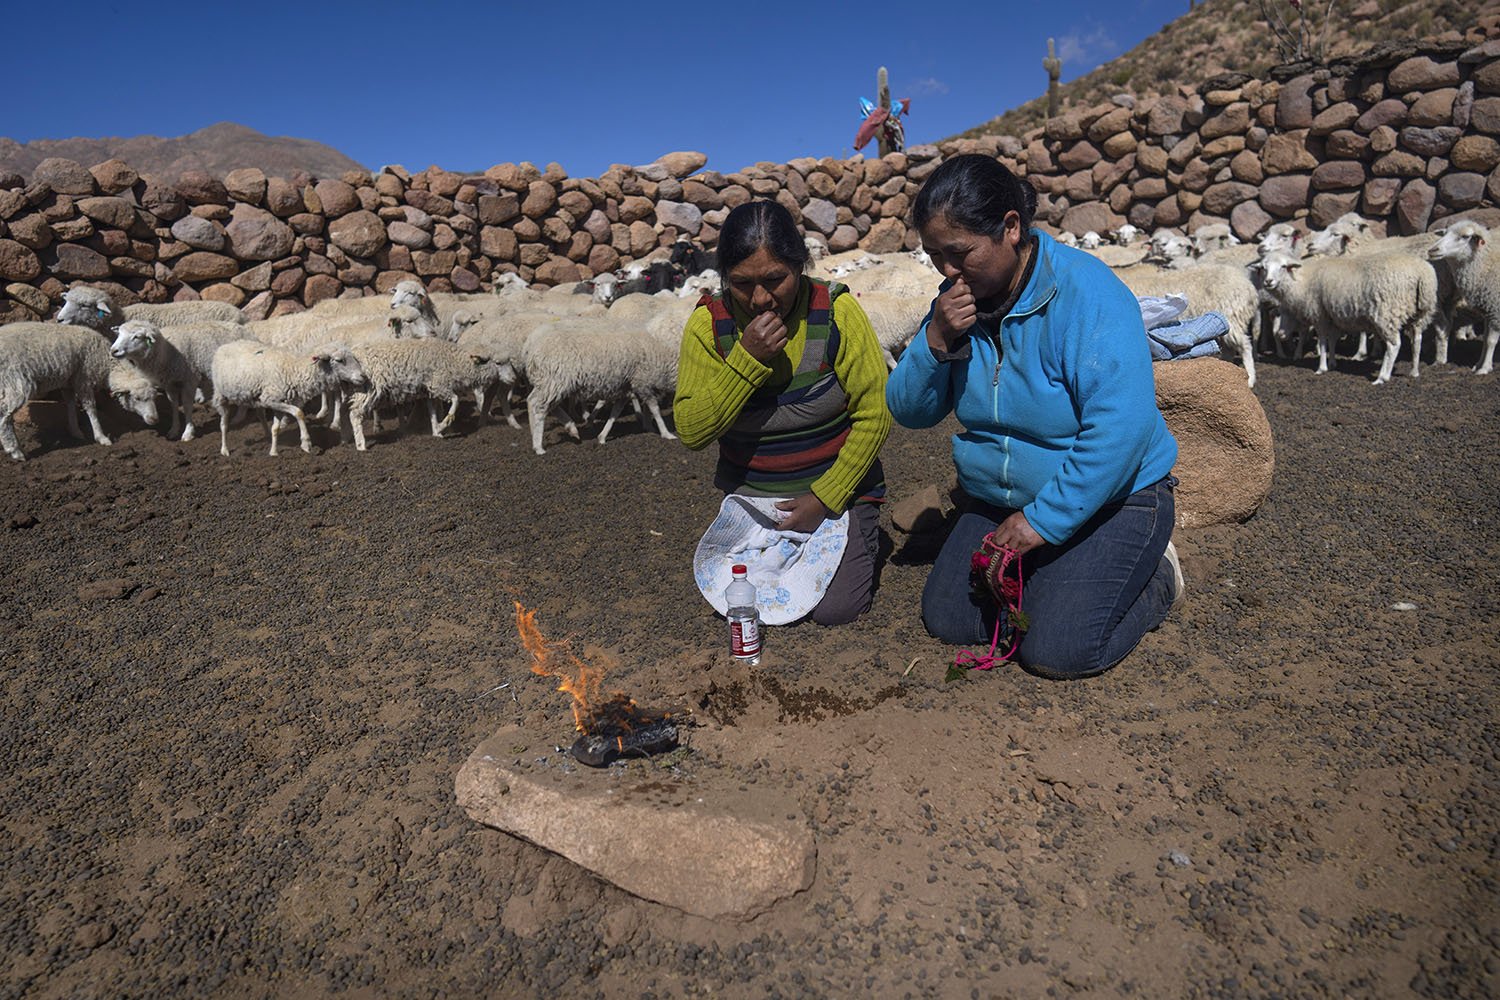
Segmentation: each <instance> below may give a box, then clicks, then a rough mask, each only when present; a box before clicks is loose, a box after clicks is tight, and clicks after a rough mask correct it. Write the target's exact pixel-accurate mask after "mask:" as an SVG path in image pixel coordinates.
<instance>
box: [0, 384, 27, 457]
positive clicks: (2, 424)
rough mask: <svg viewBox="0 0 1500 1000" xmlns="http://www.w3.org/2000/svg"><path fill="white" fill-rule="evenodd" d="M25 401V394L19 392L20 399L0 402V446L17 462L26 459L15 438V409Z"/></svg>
mask: <svg viewBox="0 0 1500 1000" xmlns="http://www.w3.org/2000/svg"><path fill="white" fill-rule="evenodd" d="M25 402H26V394H25V393H24V392H23V393H21V397H20V399H6V400H4V401H3V402H0V414H3V416H0V447H3V448H4V449H5V453H6V454H7V455H9V456H10V457H11V458H13V459H15V460H16V461H17V462H24V461H26V453H25V452H23V451H22V450H21V445H20V443H19V442H18V441H17V440H16V422H15V421H16V411H17V410H19V409H20V408H21V407H22V406H23V405H24V404H25Z"/></svg>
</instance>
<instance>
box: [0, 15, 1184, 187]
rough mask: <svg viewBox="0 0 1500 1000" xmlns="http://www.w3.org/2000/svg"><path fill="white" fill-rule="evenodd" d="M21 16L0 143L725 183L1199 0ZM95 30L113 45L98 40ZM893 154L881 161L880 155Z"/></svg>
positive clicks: (959, 100) (990, 99) (1102, 45)
mask: <svg viewBox="0 0 1500 1000" xmlns="http://www.w3.org/2000/svg"><path fill="white" fill-rule="evenodd" d="M65 10H66V13H67V23H66V24H64V23H62V22H60V21H59V19H58V13H59V9H58V8H53V7H51V6H50V5H49V4H25V5H16V6H15V7H13V9H11V10H10V11H9V12H8V13H7V16H6V22H7V36H8V38H9V39H10V41H11V44H10V45H8V46H7V51H6V62H7V71H8V76H9V77H10V79H11V81H12V84H11V94H12V96H17V95H29V96H27V97H25V98H23V99H22V100H20V101H12V102H8V103H7V107H6V108H5V111H4V113H3V115H0V135H6V136H8V137H10V138H12V139H15V140H17V141H21V142H25V141H28V140H31V139H38V138H64V137H68V136H75V135H83V136H103V135H137V134H142V133H149V134H154V135H163V136H175V135H182V134H184V133H187V132H191V131H194V130H196V129H199V128H202V127H204V126H206V125H211V124H213V123H214V122H218V121H235V122H239V123H241V124H244V125H248V126H250V127H251V128H255V129H258V130H259V131H261V132H265V133H267V134H270V135H293V136H299V137H303V138H309V139H317V140H318V141H320V142H325V143H328V144H329V145H331V146H334V147H336V148H338V149H340V150H342V151H343V152H344V153H346V154H348V155H349V156H352V157H353V158H354V159H356V160H359V161H360V162H362V163H364V164H366V165H367V166H369V167H372V168H378V167H379V166H381V165H382V164H386V163H401V164H404V165H405V166H407V167H408V168H410V169H412V170H418V169H421V168H423V167H426V166H427V165H429V164H433V163H436V164H438V165H440V166H443V167H445V168H448V169H450V170H482V169H484V168H485V167H487V166H489V165H491V164H493V163H500V162H505V161H515V162H519V161H521V160H531V161H533V162H535V163H536V164H538V165H539V166H545V165H546V163H547V162H549V161H552V160H555V161H557V162H559V163H561V164H562V165H563V167H564V168H565V169H566V170H567V171H568V172H569V173H570V174H572V175H575V176H596V175H598V174H599V173H600V172H602V171H603V170H604V169H605V168H607V167H608V166H609V165H610V164H611V163H632V164H636V163H646V162H649V161H651V160H653V159H655V158H656V157H657V156H658V155H660V154H661V153H665V152H669V151H672V150H677V149H695V150H700V151H702V152H704V153H707V154H708V157H709V167H710V168H712V169H718V170H722V171H725V172H728V171H731V170H735V169H738V168H740V167H743V166H746V165H748V164H751V163H754V162H756V161H757V160H772V161H777V162H782V161H785V160H788V159H791V158H793V157H796V156H845V155H848V153H850V152H852V145H853V141H854V133H855V130H856V129H857V128H858V126H859V113H858V101H859V98H860V97H862V96H864V97H869V98H871V99H874V97H875V72H876V69H877V68H878V67H879V66H880V65H882V64H883V65H885V66H886V67H887V68H888V70H889V72H890V80H891V90H892V95H893V96H894V97H897V98H900V97H910V98H912V108H911V115H910V117H909V118H908V119H907V137H908V141H909V142H910V143H917V142H925V141H930V140H936V139H940V138H944V137H946V136H949V135H952V134H953V133H955V132H959V131H962V130H963V129H966V128H969V127H971V126H973V125H976V124H979V123H980V122H983V121H986V120H988V119H989V118H992V117H994V116H995V115H997V114H1000V113H1001V112H1003V111H1005V110H1007V109H1008V108H1011V107H1013V106H1015V105H1017V104H1020V103H1022V102H1024V101H1027V100H1029V99H1031V98H1033V97H1036V96H1038V95H1039V94H1041V93H1042V92H1043V91H1044V90H1045V88H1046V74H1045V72H1044V71H1043V69H1042V64H1041V60H1042V57H1043V56H1044V55H1046V45H1047V38H1048V36H1049V35H1050V36H1052V37H1054V38H1056V39H1057V43H1058V49H1059V54H1060V55H1061V56H1062V58H1063V79H1064V80H1065V81H1066V80H1069V79H1072V78H1073V77H1076V76H1080V75H1082V74H1083V73H1086V72H1088V71H1089V70H1091V69H1093V68H1095V67H1097V66H1098V65H1099V64H1101V63H1103V62H1107V61H1108V60H1110V59H1112V58H1113V57H1114V56H1116V55H1119V54H1120V53H1121V52H1124V51H1125V50H1127V49H1129V48H1131V47H1132V46H1134V45H1135V44H1137V43H1138V42H1140V41H1141V40H1142V39H1144V38H1146V37H1147V36H1149V35H1151V34H1153V33H1154V32H1156V31H1157V30H1159V29H1160V28H1161V27H1162V25H1164V24H1165V23H1167V21H1169V20H1171V19H1172V18H1174V17H1177V16H1178V15H1180V14H1182V13H1185V12H1186V10H1187V3H1186V0H1170V2H1168V0H1116V2H1106V0H1056V2H1052V3H1046V4H1035V3H1003V2H1002V3H994V2H989V3H975V4H950V5H942V6H934V7H931V8H925V7H923V6H922V5H919V4H910V3H907V4H896V3H889V2H880V0H877V2H868V3H862V4H824V5H819V4H815V3H814V4H809V3H788V2H783V0H764V2H761V3H756V4H724V5H718V4H713V3H709V2H698V3H692V4H687V3H673V2H670V0H668V2H666V3H660V2H658V3H642V2H637V3H620V2H615V3H610V4H603V3H593V2H588V3H559V4H548V3H529V4H520V3H512V2H492V3H459V2H432V3H420V2H407V3H400V4H398V3H387V2H384V0H370V2H365V3H347V2H339V3H326V2H325V3H319V2H306V3H301V4H289V3H282V2H280V0H267V2H263V3H253V4H241V3H236V4H223V3H217V2H213V0H209V2H200V3H191V4H189V3H177V2H174V0H153V2H151V3H147V4H139V3H122V2H94V0H86V2H81V3H73V4H69V5H67V7H66V8H65ZM85 25H87V26H88V27H89V30H86V31H85V30H81V29H82V28H83V27H84V26H85ZM873 149H874V144H873V143H872V144H871V145H870V146H869V147H867V148H866V151H867V152H870V151H873Z"/></svg>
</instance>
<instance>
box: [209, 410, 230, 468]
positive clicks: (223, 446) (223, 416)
mask: <svg viewBox="0 0 1500 1000" xmlns="http://www.w3.org/2000/svg"><path fill="white" fill-rule="evenodd" d="M213 405H214V409H215V410H218V411H219V454H220V455H223V456H224V457H225V458H228V457H229V407H228V406H226V405H225V403H224V401H223V400H222V399H217V398H216V399H214V404H213Z"/></svg>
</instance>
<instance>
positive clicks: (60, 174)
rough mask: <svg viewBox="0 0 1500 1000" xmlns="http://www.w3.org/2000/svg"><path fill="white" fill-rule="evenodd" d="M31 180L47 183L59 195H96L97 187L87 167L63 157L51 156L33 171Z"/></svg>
mask: <svg viewBox="0 0 1500 1000" xmlns="http://www.w3.org/2000/svg"><path fill="white" fill-rule="evenodd" d="M31 180H32V182H33V183H35V182H37V181H42V182H45V183H46V185H47V186H48V187H50V188H51V189H52V190H54V191H56V192H57V193H58V194H71V195H89V194H94V193H95V190H96V186H97V185H96V182H95V181H94V175H93V174H91V173H89V171H88V168H87V167H85V166H84V165H83V164H81V163H78V162H77V161H75V160H68V159H64V158H63V157H61V156H49V157H47V158H46V159H45V160H43V161H42V162H41V163H38V164H37V165H36V166H35V167H34V168H33V169H32V171H31Z"/></svg>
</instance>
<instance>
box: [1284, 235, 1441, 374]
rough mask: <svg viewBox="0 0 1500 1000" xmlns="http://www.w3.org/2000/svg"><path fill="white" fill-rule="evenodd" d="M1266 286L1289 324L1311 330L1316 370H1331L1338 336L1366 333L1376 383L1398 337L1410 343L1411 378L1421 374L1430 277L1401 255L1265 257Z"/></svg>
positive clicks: (1432, 303) (1433, 296) (1392, 358)
mask: <svg viewBox="0 0 1500 1000" xmlns="http://www.w3.org/2000/svg"><path fill="white" fill-rule="evenodd" d="M1265 274H1266V287H1267V288H1268V289H1270V291H1271V294H1272V295H1274V296H1276V299H1277V301H1278V302H1280V303H1281V308H1282V309H1283V310H1284V311H1285V312H1288V313H1290V314H1291V316H1292V317H1293V318H1294V319H1295V321H1296V322H1298V323H1299V324H1302V325H1304V326H1307V327H1309V328H1311V329H1313V330H1315V331H1316V332H1317V336H1318V369H1317V370H1318V372H1319V373H1320V374H1321V373H1322V372H1326V371H1328V370H1329V369H1330V368H1332V367H1334V366H1335V364H1336V361H1335V359H1334V358H1333V343H1334V341H1335V340H1336V339H1337V337H1338V335H1339V334H1340V333H1360V332H1373V333H1374V334H1375V335H1376V336H1378V337H1380V339H1381V340H1382V341H1383V342H1384V343H1385V357H1384V358H1383V359H1382V361H1381V365H1380V374H1379V375H1378V376H1376V378H1375V384H1376V385H1382V384H1384V383H1386V382H1388V381H1390V378H1391V371H1392V369H1393V368H1394V367H1395V364H1396V354H1397V352H1398V351H1399V350H1400V349H1401V337H1402V336H1403V334H1404V335H1405V336H1407V337H1409V338H1411V342H1412V367H1411V374H1412V377H1413V378H1415V377H1417V375H1418V374H1420V371H1421V367H1420V366H1421V353H1422V332H1423V331H1424V330H1425V329H1426V328H1427V324H1428V323H1429V322H1431V320H1432V316H1433V313H1434V312H1435V311H1436V309H1437V276H1436V275H1435V274H1434V273H1433V269H1432V267H1431V266H1430V265H1428V264H1427V263H1426V262H1424V261H1420V260H1417V259H1416V258H1414V257H1412V256H1410V255H1409V254H1405V253H1399V252H1397V253H1387V254H1371V255H1368V256H1362V257H1359V258H1354V257H1309V258H1307V259H1305V260H1298V259H1296V258H1294V257H1291V256H1290V255H1288V254H1280V253H1274V254H1271V255H1270V256H1268V257H1267V258H1266V259H1265Z"/></svg>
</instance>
